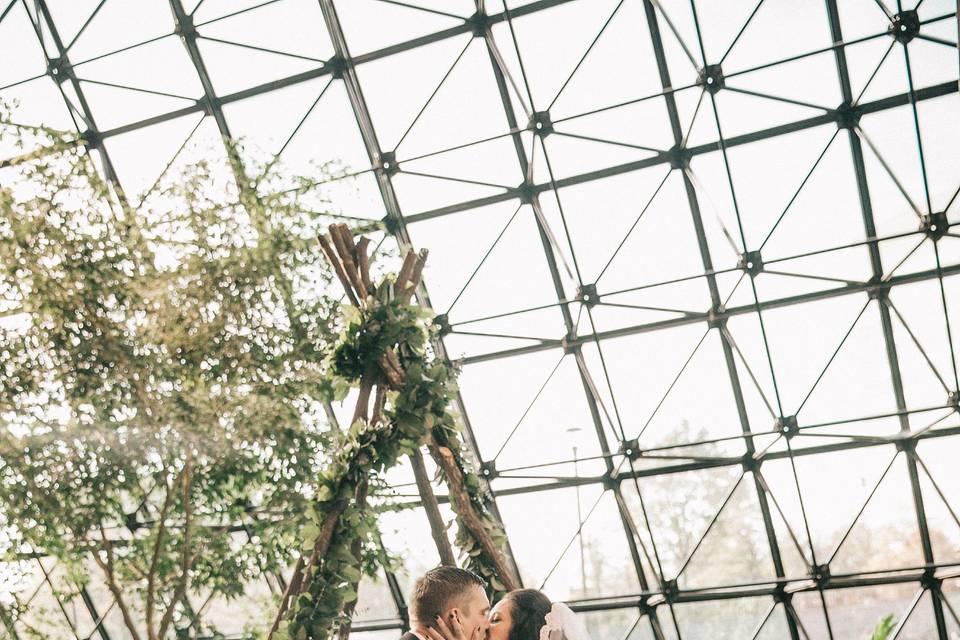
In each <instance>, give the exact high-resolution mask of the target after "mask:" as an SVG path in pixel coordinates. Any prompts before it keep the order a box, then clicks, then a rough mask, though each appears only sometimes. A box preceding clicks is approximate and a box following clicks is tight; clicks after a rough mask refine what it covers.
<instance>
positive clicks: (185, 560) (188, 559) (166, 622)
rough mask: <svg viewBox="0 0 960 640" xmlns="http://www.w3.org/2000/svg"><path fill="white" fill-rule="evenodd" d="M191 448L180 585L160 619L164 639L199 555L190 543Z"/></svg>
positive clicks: (185, 482) (187, 464)
mask: <svg viewBox="0 0 960 640" xmlns="http://www.w3.org/2000/svg"><path fill="white" fill-rule="evenodd" d="M189 447H190V445H189V444H188V447H187V459H186V462H184V465H183V475H182V476H181V480H182V484H183V493H182V498H181V500H182V501H183V512H184V521H183V542H182V543H181V544H182V548H181V554H180V558H181V559H180V584H178V585H177V589H176V591H175V592H174V594H173V598H171V599H170V606H169V607H167V610H166V611H164V612H163V617H162V618H161V619H160V628H159V629H158V632H157V637H158V638H163V637H164V635H166V633H167V628H168V627H169V626H170V622H171V621H172V620H173V612H174V611H175V610H176V608H177V603H178V602H179V601H180V599H181V598H183V595H184V593H186V591H187V587H188V586H189V584H190V569H191V568H192V567H193V563H194V562H196V559H197V555H198V553H199V552H198V553H197V554H192V555H191V553H190V543H191V538H192V534H193V518H192V516H193V509H192V508H191V505H190V489H191V487H192V485H193V453H192V452H191V450H190V448H189Z"/></svg>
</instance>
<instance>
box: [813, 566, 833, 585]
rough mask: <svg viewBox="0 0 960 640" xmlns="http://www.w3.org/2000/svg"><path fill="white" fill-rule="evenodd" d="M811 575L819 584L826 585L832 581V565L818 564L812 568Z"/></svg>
mask: <svg viewBox="0 0 960 640" xmlns="http://www.w3.org/2000/svg"><path fill="white" fill-rule="evenodd" d="M810 577H811V578H812V579H813V581H814V582H816V583H817V584H818V585H819V586H821V587H822V586H824V585H826V584H827V583H828V582H830V565H829V564H818V565H814V566H813V567H811V568H810Z"/></svg>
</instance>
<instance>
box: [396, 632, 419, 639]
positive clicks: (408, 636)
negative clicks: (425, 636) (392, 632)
mask: <svg viewBox="0 0 960 640" xmlns="http://www.w3.org/2000/svg"><path fill="white" fill-rule="evenodd" d="M400 640H420V638H418V637H417V636H415V635H414V634H412V633H410V632H409V631H407V632H406V633H405V634H403V635H402V636H400Z"/></svg>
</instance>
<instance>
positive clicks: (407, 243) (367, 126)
mask: <svg viewBox="0 0 960 640" xmlns="http://www.w3.org/2000/svg"><path fill="white" fill-rule="evenodd" d="M318 2H319V4H320V9H321V11H322V13H323V18H324V21H325V23H326V27H327V32H328V33H329V34H330V40H331V42H332V43H333V47H334V51H335V52H336V56H337V58H338V59H339V61H340V62H339V64H340V68H341V69H342V71H341V73H342V77H343V82H344V87H345V88H346V92H347V96H348V98H349V100H350V106H351V108H352V109H353V114H354V117H355V118H356V121H357V126H358V127H359V129H360V136H361V138H362V139H363V144H364V147H365V148H366V151H367V157H368V158H369V160H370V164H371V166H374V167H377V168H378V169H377V171H376V173H375V175H376V178H377V185H378V187H379V189H380V195H381V197H382V198H383V204H384V207H385V209H386V212H387V218H388V219H389V220H390V221H391V222H392V224H391V227H392V230H391V233H392V234H393V235H394V236H395V238H396V239H397V241H398V243H399V244H400V246H401V247H403V248H412V246H413V243H412V242H411V240H410V234H409V233H407V227H406V221H405V220H404V216H403V212H402V211H401V209H400V204H399V201H398V200H397V195H396V192H395V191H394V188H393V182H392V180H391V177H390V174H389V173H388V172H387V171H385V170H384V168H383V167H382V164H381V161H382V158H383V149H382V147H381V146H380V141H379V139H378V138H377V133H376V131H375V129H374V127H373V120H372V119H371V117H370V111H369V109H368V108H367V102H366V99H365V98H364V95H363V89H362V88H361V86H360V81H359V79H358V77H357V73H356V68H355V62H354V60H353V58H351V56H350V49H349V47H348V46H347V41H346V37H345V36H344V33H343V28H342V27H341V26H340V20H339V18H338V16H337V11H336V7H335V6H334V3H333V0H318ZM417 298H418V300H419V301H420V304H421V305H422V306H424V307H425V308H428V309H429V308H430V307H431V305H430V297H429V295H428V293H427V288H426V284H425V283H421V286H420V288H419V290H418V291H417ZM433 346H434V349H435V350H436V352H437V355H438V356H439V357H441V358H443V359H447V353H446V349H445V347H444V345H443V343H442V341H440V340H434V341H433ZM455 404H456V406H457V410H458V411H459V413H460V417H461V419H462V420H463V432H464V435H465V436H466V438H465V440H466V445H467V448H468V450H469V451H470V454H471V455H472V456H473V458H474V460H476V461H477V462H478V463H479V462H480V460H481V458H480V453H479V448H478V446H477V440H476V437H475V436H474V433H473V428H472V426H471V424H470V419H469V416H468V414H467V409H466V407H465V406H464V403H463V398H462V396H461V395H460V392H459V391H457V393H456V396H455ZM480 483H481V486H482V487H483V488H484V490H486V491H488V492H489V491H490V486H489V483H488V482H487V480H486V478H483V477H480ZM490 496H491V503H490V510H491V512H492V514H493V516H494V518H495V519H496V520H497V521H498V523H499V524H500V526H501V527H502V526H503V518H502V517H501V515H500V510H499V509H498V507H497V503H496V499H495V498H494V497H493V493H492V492H490ZM506 555H507V562H508V563H509V565H510V567H511V568H512V569H513V571H514V573H515V577H516V578H517V580H518V581H519V576H520V570H519V568H518V567H517V564H516V560H515V559H514V557H513V551H512V549H511V548H510V546H509V540H508V542H507V554H506Z"/></svg>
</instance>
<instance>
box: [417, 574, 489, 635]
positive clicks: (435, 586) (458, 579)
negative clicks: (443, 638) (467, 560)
mask: <svg viewBox="0 0 960 640" xmlns="http://www.w3.org/2000/svg"><path fill="white" fill-rule="evenodd" d="M476 587H480V588H481V589H486V587H487V585H486V583H485V582H484V581H483V578H481V577H480V576H478V575H477V574H475V573H474V572H472V571H467V570H466V569H458V568H457V567H437V568H436V569H431V570H430V571H427V572H426V573H425V574H424V575H423V577H422V578H420V579H419V580H417V581H416V583H414V585H413V593H412V594H411V597H410V609H411V611H410V613H411V616H412V618H413V620H415V621H416V622H419V623H420V624H422V625H424V626H431V625H433V623H434V620H435V619H436V618H437V617H438V616H441V615H443V614H444V613H446V612H447V611H449V610H450V609H453V608H454V607H457V606H460V605H461V603H462V601H463V600H464V599H465V596H466V595H467V593H469V591H470V590H471V589H474V588H476ZM464 613H466V614H469V612H468V611H464Z"/></svg>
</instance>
